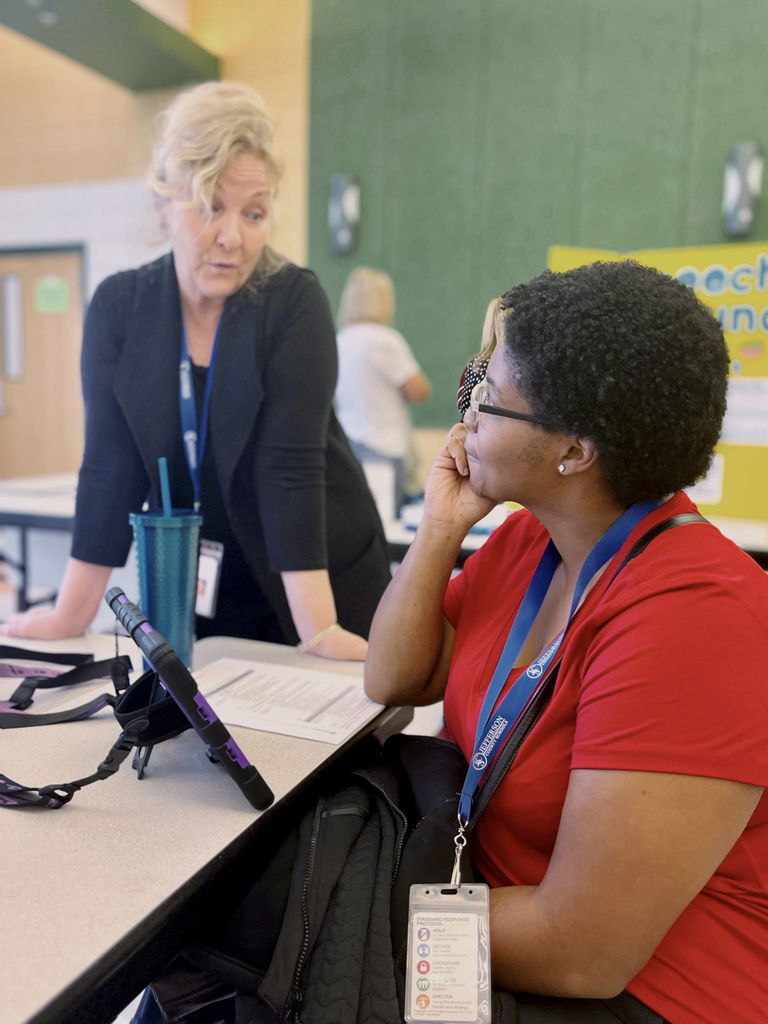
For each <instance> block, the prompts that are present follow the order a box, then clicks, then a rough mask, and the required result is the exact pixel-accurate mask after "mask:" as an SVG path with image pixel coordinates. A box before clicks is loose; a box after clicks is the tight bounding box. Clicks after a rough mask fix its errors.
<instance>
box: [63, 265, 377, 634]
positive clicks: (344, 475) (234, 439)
mask: <svg viewBox="0 0 768 1024" xmlns="http://www.w3.org/2000/svg"><path fill="white" fill-rule="evenodd" d="M180 327H181V307H180V302H179V289H178V283H177V280H176V272H175V268H174V263H173V256H172V255H171V254H169V255H167V256H163V257H162V258H161V259H159V260H156V261H155V262H154V263H150V264H148V265H146V266H143V267H140V268H139V269H138V270H131V271H125V272H123V273H120V274H115V275H114V276H112V277H110V278H107V280H105V281H103V282H102V283H101V284H100V285H99V287H98V288H97V290H96V293H95V294H94V296H93V300H92V301H91V304H90V306H89V308H88V313H87V316H86V320H85V330H84V335H83V350H82V379H83V396H84V399H85V453H84V456H83V464H82V467H81V469H80V479H79V484H78V491H77V510H76V516H75V531H74V539H73V545H72V555H73V557H74V558H77V559H80V560H82V561H85V562H95V563H96V564H99V565H110V566H116V565H124V564H125V560H126V558H127V555H128V550H129V548H130V544H131V530H130V526H129V524H128V513H129V512H132V511H138V510H139V509H140V508H141V507H142V504H143V503H144V501H147V500H148V501H149V504H150V507H153V508H157V507H159V505H160V501H159V496H160V489H159V478H158V470H157V460H158V458H159V457H160V456H161V455H164V456H166V457H167V459H168V468H169V474H170V479H171V493H172V496H173V502H174V506H176V507H191V504H192V485H191V481H190V478H189V471H188V469H187V464H186V461H185V458H184V452H183V449H182V441H181V428H180V420H179V402H178V368H179V346H180ZM220 330H221V333H220V337H219V345H218V351H217V358H216V367H215V373H214V383H213V391H212V395H211V409H210V426H209V438H208V445H209V446H210V448H211V451H212V454H213V458H214V463H215V466H216V470H217V473H218V478H219V484H220V486H221V492H222V496H223V499H224V505H225V508H226V510H227V514H228V516H229V519H230V523H231V525H232V529H233V531H234V533H235V536H236V538H237V540H238V543H239V544H240V546H241V548H242V551H243V554H244V556H245V558H246V561H247V562H248V565H249V566H250V568H251V571H252V572H253V574H254V577H255V579H256V580H257V582H258V583H259V586H260V587H261V589H262V591H263V592H264V594H265V595H266V597H267V599H268V600H269V602H270V604H271V605H272V607H273V608H274V610H275V612H276V614H277V616H278V619H279V620H280V623H281V626H282V628H283V632H284V633H285V636H286V638H287V639H288V640H289V641H294V642H295V640H296V639H297V637H296V632H295V629H294V627H293V623H292V620H291V616H290V612H289V609H288V605H287V601H286V598H285V592H284V590H283V586H282V581H281V579H280V576H279V573H280V572H282V571H286V570H302V569H325V568H327V569H328V571H329V573H330V577H331V583H332V586H333V590H334V596H335V598H336V604H337V611H338V614H339V621H340V622H341V624H342V625H343V626H345V627H346V628H349V629H352V630H354V631H355V632H359V633H362V634H363V635H365V636H367V634H368V627H369V626H370V620H371V618H372V616H373V612H374V611H375V608H376V604H377V603H378V600H379V598H380V596H381V594H382V592H383V590H384V587H385V586H386V582H387V580H388V578H389V571H388V567H387V566H388V559H387V548H386V542H385V539H384V533H383V530H382V527H381V522H380V521H379V517H378V514H377V512H376V507H375V505H374V503H373V499H372V498H371V495H370V492H369V490H368V487H367V485H366V482H365V476H364V474H363V472H362V470H361V468H360V466H359V464H358V462H357V460H356V459H355V457H354V456H353V454H352V452H351V450H350V448H349V445H348V443H347V440H346V438H345V437H344V434H343V432H342V430H341V428H340V426H339V424H338V422H337V420H336V417H335V414H334V412H333V408H332V405H331V401H332V398H333V391H334V387H335V384H336V340H335V332H334V328H333V320H332V317H331V313H330V309H329V306H328V301H327V299H326V297H325V293H324V292H323V290H322V288H321V287H320V285H319V283H318V281H317V279H316V277H315V276H314V274H312V273H311V272H310V271H308V270H303V269H301V268H299V267H296V266H294V265H292V264H287V265H286V266H284V267H283V268H282V269H281V270H279V271H278V272H277V273H276V274H274V275H273V276H272V277H270V278H269V279H268V280H267V281H266V282H264V283H262V284H261V285H260V287H259V289H258V290H257V291H256V293H255V294H254V293H252V292H251V291H250V290H249V289H248V288H247V287H246V288H243V289H241V290H240V291H239V292H238V293H237V294H236V295H234V296H232V297H231V298H230V299H228V300H227V303H226V306H225V309H224V313H223V316H222V321H221V329H220Z"/></svg>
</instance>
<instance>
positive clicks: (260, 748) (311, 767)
mask: <svg viewBox="0 0 768 1024" xmlns="http://www.w3.org/2000/svg"><path fill="white" fill-rule="evenodd" d="M8 642H9V643H11V644H14V645H15V644H16V643H18V646H22V647H25V648H28V649H30V648H34V649H37V650H40V649H48V650H56V651H64V650H71V651H92V652H93V653H94V654H95V655H96V657H102V658H103V657H109V655H110V654H112V653H113V651H114V637H111V636H98V635H90V636H87V637H81V638H77V639H74V640H67V641H56V642H49V643H44V642H40V641H27V640H24V641H14V640H13V639H12V638H8ZM120 644H121V651H122V652H123V653H130V654H131V657H132V658H133V660H134V664H135V665H138V664H139V661H140V658H139V656H138V651H137V649H136V647H135V646H134V644H133V642H132V641H131V640H129V639H127V638H122V639H121V641H120ZM223 656H228V657H235V658H246V659H248V660H254V661H255V660H263V661H272V662H280V663H284V664H285V663H287V664H292V665H300V666H303V667H305V668H307V667H311V668H313V669H316V670H317V671H318V672H322V671H331V672H335V673H343V674H346V675H350V676H353V677H361V676H362V665H361V664H360V663H349V662H334V661H324V660H323V659H320V658H314V657H312V656H311V655H307V654H304V655H301V654H297V653H296V651H295V650H293V649H292V648H287V647H278V646H276V645H273V644H262V643H256V642H254V641H247V640H232V639H228V638H220V637H210V638H208V639H206V640H202V641H200V642H199V643H198V644H196V646H195V666H196V667H202V666H203V665H205V664H208V663H209V662H210V661H213V660H216V659H217V658H219V657H223ZM6 684H8V686H6ZM361 685H362V684H361ZM0 686H2V687H3V689H2V691H0V692H2V696H3V698H5V699H7V696H9V694H10V689H12V688H13V686H12V681H11V680H0ZM6 689H8V693H6ZM108 689H110V684H109V681H108V680H101V681H98V682H97V683H95V684H94V683H88V684H82V685H81V686H78V687H77V688H76V690H77V693H76V696H74V697H72V695H71V692H70V696H69V697H68V698H66V699H64V698H62V696H61V695H60V694H58V695H57V694H56V691H53V690H50V691H47V692H46V691H40V693H39V696H38V697H36V699H35V704H34V710H37V711H44V710H51V709H52V708H53V707H63V706H66V705H69V704H79V703H82V702H84V701H85V700H86V699H87V698H88V696H89V695H91V694H93V693H100V692H104V691H105V690H108ZM387 714H391V713H387ZM231 731H232V734H233V735H234V736H235V738H236V740H237V742H238V744H239V745H240V747H241V748H242V750H243V751H244V753H245V754H246V756H247V757H248V758H249V759H250V760H251V761H252V762H253V763H254V764H255V765H257V767H258V768H259V770H260V771H261V773H262V774H263V776H264V778H265V779H266V781H267V783H268V784H269V786H270V787H271V788H272V790H273V792H274V793H275V797H276V799H278V800H279V799H280V798H282V797H285V796H286V794H288V793H290V792H291V790H292V789H293V788H294V787H296V786H297V785H299V784H300V783H301V782H302V781H303V780H304V779H305V778H306V777H307V776H308V775H310V774H311V773H312V772H314V771H315V770H317V769H318V768H319V767H320V766H321V765H322V764H323V763H324V762H325V761H326V760H327V759H328V758H329V757H331V756H332V755H333V754H334V753H335V752H336V751H337V749H338V748H336V747H333V746H331V745H329V744H325V743H317V742H313V741H309V740H300V739H294V738H288V737H284V736H278V735H274V734H270V733H262V732H257V731H254V730H250V729H238V728H233V729H232V730H231ZM118 734H119V727H118V725H117V723H116V722H115V720H114V718H113V716H112V714H111V712H110V711H109V710H108V709H107V710H105V711H103V712H100V713H99V715H98V716H96V717H95V718H92V719H89V720H87V721H84V722H73V723H68V724H66V725H60V726H48V727H40V728H35V729H19V730H5V731H0V771H2V772H3V774H5V775H7V776H8V777H10V778H11V779H13V780H15V781H16V782H19V783H21V784H23V785H45V784H50V783H59V782H68V781H70V780H72V779H76V778H80V777H83V776H86V775H89V774H91V773H92V772H93V771H95V769H96V767H97V766H98V764H99V763H100V762H101V761H102V760H103V758H104V756H105V755H106V753H107V751H108V750H109V749H110V747H111V746H112V744H113V743H114V741H115V740H116V738H117V736H118ZM258 817H259V812H257V811H254V810H253V809H252V808H251V807H250V806H249V804H248V803H247V802H246V800H245V799H244V797H243V796H242V794H241V793H240V791H239V790H238V788H237V787H236V786H235V785H234V784H233V782H232V780H231V779H230V778H229V777H228V776H227V775H226V774H225V773H224V772H223V771H222V770H221V769H218V768H216V767H214V766H212V765H211V764H210V763H209V762H208V760H207V758H206V754H205V747H204V745H203V744H202V743H201V742H200V740H199V738H198V737H197V736H196V735H195V733H194V732H192V731H189V732H186V733H184V734H183V735H181V736H179V737H177V738H176V739H174V740H172V741H170V742H168V743H165V744H162V746H159V747H158V748H157V749H156V750H155V751H154V752H153V755H152V759H151V761H150V763H149V766H148V769H147V774H146V777H145V779H144V780H142V781H141V782H139V781H138V780H137V778H136V773H135V772H134V771H133V770H132V769H131V767H130V758H129V759H128V760H126V761H125V762H124V763H123V766H122V767H121V769H120V771H119V772H118V773H117V774H116V775H115V776H113V777H112V778H110V779H107V780H105V781H102V782H97V783H94V784H93V785H91V786H88V787H87V788H85V789H84V790H82V791H81V792H80V793H77V794H75V796H74V798H73V800H72V802H71V803H70V804H68V805H66V806H65V807H62V808H60V809H58V810H55V811H49V810H39V809H34V808H27V809H18V810H17V809H11V808H0V836H1V837H2V839H1V840H0V850H1V851H2V854H1V856H0V863H2V871H1V872H0V907H2V912H0V949H2V950H3V957H2V967H1V968H0V1021H2V1024H22V1022H24V1021H27V1020H28V1019H29V1017H30V1016H31V1015H33V1014H34V1013H36V1012H37V1011H39V1010H40V1009H41V1008H42V1007H43V1006H44V1005H45V1004H46V1003H48V1002H49V1001H50V1000H51V999H53V998H54V997H55V996H56V995H57V994H58V993H59V992H61V991H62V990H63V989H64V988H65V987H66V986H67V985H69V984H71V983H72V982H74V981H75V980H76V979H77V978H78V976H79V975H81V974H82V972H83V971H85V970H86V969H88V968H89V967H90V966H91V965H93V964H94V962H96V961H97V960H98V959H99V958H100V957H101V956H102V955H103V954H105V952H108V951H109V950H110V948H111V947H113V946H114V945H115V944H116V943H118V942H119V941H121V940H124V939H125V937H126V935H127V934H128V933H130V932H131V931H132V930H133V929H137V928H140V926H141V922H142V921H143V920H144V919H145V918H146V917H147V915H149V914H150V913H151V912H153V911H155V910H156V908H158V907H159V906H160V905H162V904H163V902H164V901H165V900H167V899H169V898H170V897H171V896H172V894H173V893H174V892H175V891H176V890H178V889H179V887H180V886H181V885H183V884H185V883H186V882H187V881H188V880H189V879H190V878H191V877H192V876H193V875H195V873H196V872H198V871H200V870H201V869H203V868H204V867H205V865H207V864H208V863H209V862H210V861H211V860H212V859H213V858H214V857H216V855H217V854H219V853H220V852H221V851H222V850H223V849H224V848H225V847H227V845H228V844H229V843H230V842H232V841H233V840H235V839H236V837H237V836H238V835H240V834H241V833H242V832H243V831H244V830H245V829H246V828H248V827H249V826H250V825H252V823H253V822H254V820H255V819H256V818H258ZM118 878H119V884H116V879H118Z"/></svg>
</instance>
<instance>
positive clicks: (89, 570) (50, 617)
mask: <svg viewBox="0 0 768 1024" xmlns="http://www.w3.org/2000/svg"><path fill="white" fill-rule="evenodd" d="M111 572H112V569H111V568H110V567H109V566H106V565H94V564H93V563H91V562H81V561H79V560H78V559H76V558H70V559H69V561H68V562H67V568H66V570H65V572H64V576H63V578H62V581H61V586H60V587H59V596H58V598H57V599H56V607H55V608H33V609H32V610H31V611H28V612H19V613H18V614H16V615H12V616H11V617H10V619H8V621H7V622H5V623H3V624H2V625H0V634H2V635H4V636H25V637H29V639H34V640H63V639H64V638H65V637H69V636H82V635H83V633H84V632H85V631H86V629H87V628H88V627H89V626H90V624H91V623H92V622H93V619H94V617H95V615H96V612H97V611H98V608H99V604H100V602H101V599H102V597H103V596H104V591H105V590H106V589H107V583H108V582H109V574H110V573H111Z"/></svg>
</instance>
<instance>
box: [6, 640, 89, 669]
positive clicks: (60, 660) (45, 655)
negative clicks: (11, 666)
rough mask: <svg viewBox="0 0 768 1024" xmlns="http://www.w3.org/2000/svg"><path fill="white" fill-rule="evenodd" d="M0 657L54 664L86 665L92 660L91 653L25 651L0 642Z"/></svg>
mask: <svg viewBox="0 0 768 1024" xmlns="http://www.w3.org/2000/svg"><path fill="white" fill-rule="evenodd" d="M0 658H25V659H28V660H30V661H48V662H53V664H55V665H87V664H88V662H90V661H93V655H92V654H72V653H71V652H69V651H67V652H66V653H62V654H57V653H56V652H55V651H27V650H25V649H24V648H23V647H8V646H7V645H6V644H0Z"/></svg>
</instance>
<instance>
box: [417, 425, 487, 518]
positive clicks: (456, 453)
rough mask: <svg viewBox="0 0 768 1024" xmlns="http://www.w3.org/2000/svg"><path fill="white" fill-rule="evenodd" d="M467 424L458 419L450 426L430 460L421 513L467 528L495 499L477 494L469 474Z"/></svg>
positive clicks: (482, 515) (426, 516)
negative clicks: (465, 443) (441, 445)
mask: <svg viewBox="0 0 768 1024" xmlns="http://www.w3.org/2000/svg"><path fill="white" fill-rule="evenodd" d="M468 433H469V428H468V427H465V426H464V424H463V423H457V424H456V425H455V426H454V427H452V428H451V431H450V433H449V434H448V436H447V437H446V439H445V443H444V444H443V447H442V448H441V449H440V451H439V452H438V454H437V458H436V459H435V461H434V462H433V464H432V469H431V470H430V472H429V478H428V479H427V487H426V492H425V494H424V517H425V518H426V519H431V520H433V521H434V522H438V523H443V524H445V525H446V526H454V527H459V528H461V529H462V530H464V532H466V531H467V530H468V529H469V528H470V527H471V526H474V525H475V523H477V522H479V521H480V520H481V519H482V518H483V517H484V516H487V515H488V513H489V512H490V511H491V509H492V508H494V507H495V505H496V502H495V501H494V499H493V498H486V497H484V496H483V495H480V494H476V493H475V491H474V490H473V489H472V484H471V481H470V476H469V462H468V457H467V453H466V451H465V449H464V439H465V438H466V436H467V434H468Z"/></svg>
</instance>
